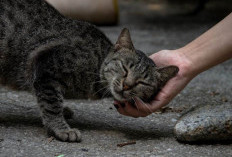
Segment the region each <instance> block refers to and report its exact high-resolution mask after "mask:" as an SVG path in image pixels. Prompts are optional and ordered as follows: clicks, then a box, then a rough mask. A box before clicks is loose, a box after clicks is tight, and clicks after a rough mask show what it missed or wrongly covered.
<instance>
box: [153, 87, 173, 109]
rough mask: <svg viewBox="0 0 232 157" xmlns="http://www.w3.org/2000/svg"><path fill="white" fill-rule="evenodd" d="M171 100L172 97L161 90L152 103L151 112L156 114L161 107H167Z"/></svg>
mask: <svg viewBox="0 0 232 157" xmlns="http://www.w3.org/2000/svg"><path fill="white" fill-rule="evenodd" d="M171 100H172V96H171V95H169V94H168V93H166V92H164V91H162V90H161V91H160V92H159V94H158V95H157V96H156V97H155V99H154V100H153V101H152V102H151V110H152V111H153V112H155V111H156V110H158V109H160V108H161V107H163V106H165V105H167V104H168V103H169V102H170V101H171Z"/></svg>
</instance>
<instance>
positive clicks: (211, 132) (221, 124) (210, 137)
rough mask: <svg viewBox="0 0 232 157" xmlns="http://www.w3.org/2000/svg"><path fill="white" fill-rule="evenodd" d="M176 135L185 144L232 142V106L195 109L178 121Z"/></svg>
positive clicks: (211, 106)
mask: <svg viewBox="0 0 232 157" xmlns="http://www.w3.org/2000/svg"><path fill="white" fill-rule="evenodd" d="M174 134H175V136H176V138H177V140H179V141H183V142H199V141H225V140H232V104H223V105H206V106H203V107H199V108H195V109H194V110H193V111H191V112H188V113H186V114H185V115H183V116H182V117H181V118H180V119H179V120H178V121H177V123H176V125H175V128H174Z"/></svg>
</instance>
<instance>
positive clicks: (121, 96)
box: [111, 89, 133, 102]
mask: <svg viewBox="0 0 232 157" xmlns="http://www.w3.org/2000/svg"><path fill="white" fill-rule="evenodd" d="M111 92H112V95H113V97H114V99H115V100H117V101H120V102H126V101H129V102H131V101H133V97H131V96H129V95H127V94H126V93H125V92H124V91H123V90H122V91H116V90H114V89H111Z"/></svg>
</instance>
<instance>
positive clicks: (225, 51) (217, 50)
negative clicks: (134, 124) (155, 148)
mask: <svg viewBox="0 0 232 157" xmlns="http://www.w3.org/2000/svg"><path fill="white" fill-rule="evenodd" d="M231 28H232V13H231V14H229V15H228V16H227V17H226V18H225V19H223V20H222V21H221V22H219V23H218V24H217V25H215V26H214V27H212V28H211V29H210V30H208V31H207V32H205V33H204V34H202V35H201V36H199V37H198V38H197V39H195V40H194V41H192V42H190V43H189V44H187V45H186V46H184V47H182V48H180V49H177V50H163V51H160V52H157V53H155V54H153V55H151V56H150V58H151V59H152V60H153V61H154V62H155V63H156V65H157V66H166V65H176V66H178V67H179V72H178V74H177V75H176V76H175V77H174V78H172V79H171V80H169V81H168V82H167V84H166V85H165V86H164V87H163V88H162V89H161V90H160V92H159V93H158V94H157V96H156V97H155V98H154V100H153V101H152V102H151V103H150V104H147V105H146V106H145V105H144V104H143V103H141V102H140V101H139V100H136V103H137V108H135V107H133V106H132V105H131V104H129V103H126V105H125V107H122V106H121V105H119V108H118V112H119V113H121V114H123V115H126V116H132V117H145V116H147V115H149V114H151V113H152V112H155V111H156V110H157V109H159V108H161V107H163V106H165V105H167V104H168V103H169V102H170V101H171V100H172V99H173V98H174V97H175V96H176V95H177V94H178V93H179V92H180V91H182V90H183V89H184V87H185V86H186V85H187V84H188V83H189V82H190V81H191V80H192V79H193V78H194V77H195V76H196V75H198V74H199V73H201V72H203V71H205V70H207V69H209V68H211V67H213V66H215V65H217V64H220V63H222V62H224V61H226V60H228V59H230V58H232V31H231Z"/></svg>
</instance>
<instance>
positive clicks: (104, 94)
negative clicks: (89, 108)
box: [101, 89, 110, 99]
mask: <svg viewBox="0 0 232 157" xmlns="http://www.w3.org/2000/svg"><path fill="white" fill-rule="evenodd" d="M108 93H110V89H106V91H105V92H104V93H103V95H102V97H101V99H103V98H104V97H105V96H106V95H107V94H108Z"/></svg>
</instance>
